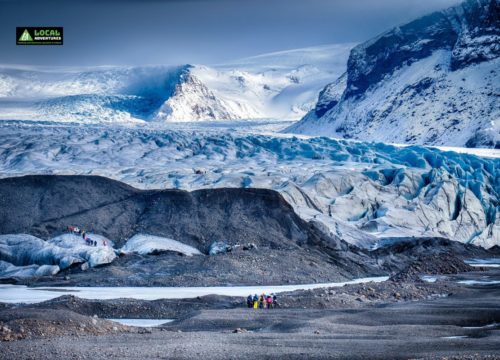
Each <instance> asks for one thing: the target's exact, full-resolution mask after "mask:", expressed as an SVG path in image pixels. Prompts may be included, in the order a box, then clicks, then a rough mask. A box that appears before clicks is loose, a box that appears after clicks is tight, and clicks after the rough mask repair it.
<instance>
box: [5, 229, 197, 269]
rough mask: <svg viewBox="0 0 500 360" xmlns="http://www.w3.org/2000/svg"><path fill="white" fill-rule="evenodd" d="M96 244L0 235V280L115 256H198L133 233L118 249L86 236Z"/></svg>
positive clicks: (87, 264)
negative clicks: (131, 254) (171, 254)
mask: <svg viewBox="0 0 500 360" xmlns="http://www.w3.org/2000/svg"><path fill="white" fill-rule="evenodd" d="M87 236H88V237H89V238H91V239H92V240H94V241H97V246H89V245H87V244H86V242H85V240H84V239H83V238H82V237H81V236H78V235H75V234H71V233H65V234H61V235H59V236H56V237H53V238H51V239H49V240H43V239H40V238H37V237H35V236H32V235H28V234H5V235H0V278H14V277H15V278H29V277H38V276H49V275H55V274H57V273H58V272H59V271H61V270H65V269H67V268H69V267H71V266H74V265H80V266H81V267H82V269H87V268H88V267H96V266H100V265H105V264H109V263H111V262H113V261H114V260H115V259H116V258H117V256H118V254H129V253H137V254H141V255H148V254H155V253H157V252H161V251H175V252H178V253H181V254H184V255H186V256H193V255H202V253H201V252H200V251H199V250H198V249H196V248H195V247H192V246H189V245H186V244H183V243H182V242H179V241H176V240H172V239H167V238H163V237H159V236H153V235H147V234H136V235H134V236H133V237H131V238H130V239H128V240H127V242H126V243H125V245H124V246H123V247H122V248H121V249H118V250H117V249H115V248H114V242H113V241H112V240H110V239H108V238H106V237H105V236H102V235H100V234H94V233H88V234H87Z"/></svg>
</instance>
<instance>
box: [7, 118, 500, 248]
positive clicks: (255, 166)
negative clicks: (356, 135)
mask: <svg viewBox="0 0 500 360" xmlns="http://www.w3.org/2000/svg"><path fill="white" fill-rule="evenodd" d="M209 125H210V124H209V123H204V125H196V124H189V125H182V126H181V125H179V126H177V127H175V126H174V127H169V128H160V127H158V128H144V127H142V126H100V125H89V126H85V127H79V126H73V125H64V124H54V123H33V122H2V124H0V174H1V176H2V177H10V176H21V175H25V174H71V175H73V174H75V175H77V174H79V175H101V176H105V177H109V178H112V179H115V180H120V181H123V182H125V183H128V184H130V185H132V186H134V187H137V188H143V189H152V188H178V189H183V190H196V189H202V188H221V187H257V188H268V189H273V190H276V191H279V192H280V193H281V194H282V195H283V196H284V198H285V199H286V200H287V201H288V202H289V203H290V204H291V205H292V206H293V208H294V210H295V211H296V212H297V213H298V214H299V216H301V217H302V218H304V219H305V220H308V221H313V222H315V223H316V224H318V226H320V227H321V228H322V229H323V231H325V232H327V233H332V234H334V235H336V236H338V237H340V238H342V239H344V240H346V241H348V242H350V243H352V244H356V245H358V246H361V247H364V248H373V247H377V246H379V245H383V244H387V243H388V242H389V243H390V242H393V241H397V240H398V239H405V238H406V239H407V238H411V237H423V236H433V237H445V238H448V239H451V240H456V241H460V242H463V243H471V244H475V245H479V246H483V247H486V248H490V247H492V246H495V245H499V244H500V233H499V230H500V228H499V226H500V215H499V214H500V213H499V211H498V210H499V197H498V194H499V191H500V182H499V177H498V169H499V167H500V159H499V157H500V152H499V151H498V150H489V153H483V154H486V155H489V157H480V156H476V155H473V154H467V153H459V152H456V151H449V150H447V151H442V150H439V149H436V148H431V147H423V146H396V145H388V144H383V143H367V142H358V141H352V140H338V139H332V138H326V137H307V136H293V135H287V134H276V133H270V132H269V127H268V123H266V122H264V126H263V129H262V130H261V131H260V132H259V131H258V130H257V128H256V127H252V129H251V131H250V132H249V130H248V129H247V128H246V127H245V126H239V125H238V123H227V124H226V127H223V126H221V124H220V123H214V125H213V127H210V126H209ZM462 151H466V149H462ZM473 151H474V152H477V150H473Z"/></svg>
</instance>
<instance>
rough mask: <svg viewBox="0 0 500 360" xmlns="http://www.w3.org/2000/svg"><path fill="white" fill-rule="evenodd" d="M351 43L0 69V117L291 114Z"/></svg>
mask: <svg viewBox="0 0 500 360" xmlns="http://www.w3.org/2000/svg"><path fill="white" fill-rule="evenodd" d="M352 47H353V44H342V45H329V46H320V47H314V48H307V49H298V50H290V51H284V52H277V53H272V54H266V55H261V56H256V57H252V58H247V59H242V60H239V61H235V62H232V63H227V64H222V65H215V66H204V65H183V66H171V67H168V66H149V67H104V68H94V69H71V68H19V67H17V68H16V67H9V66H4V67H0V119H15V120H49V121H72V122H81V121H83V122H107V123H109V122H144V121H159V122H173V121H175V122H183V121H198V120H230V119H255V118H274V119H288V120H290V119H299V118H300V117H302V116H303V115H304V114H305V113H306V112H307V111H309V110H310V109H312V108H313V106H314V103H315V101H316V98H317V95H318V93H319V91H320V90H321V88H322V87H323V86H324V85H325V84H326V83H327V82H328V81H329V79H331V78H332V77H333V78H334V77H337V76H339V75H340V74H341V73H342V72H344V71H345V67H346V62H347V58H348V55H349V51H350V49H351V48H352Z"/></svg>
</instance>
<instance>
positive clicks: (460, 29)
mask: <svg viewBox="0 0 500 360" xmlns="http://www.w3.org/2000/svg"><path fill="white" fill-rule="evenodd" d="M499 7H500V5H499V3H498V1H497V0H468V1H465V2H464V3H463V4H462V5H459V6H456V7H453V8H450V9H448V10H444V11H438V12H435V13H432V14H430V15H427V16H424V17H422V18H419V19H417V20H415V21H412V22H410V23H408V24H405V25H403V26H399V27H396V28H394V29H392V30H390V31H388V32H386V33H384V34H382V35H381V36H379V37H378V38H375V39H373V40H371V41H369V42H367V43H364V44H361V45H359V46H357V47H355V48H354V49H353V50H352V52H351V55H350V57H349V60H348V64H347V68H348V77H347V88H346V91H345V93H344V98H345V99H347V98H350V97H353V96H358V95H362V94H364V92H365V91H366V90H367V89H368V88H369V87H370V86H372V85H373V84H375V83H378V82H379V81H381V80H382V79H383V78H384V77H385V76H387V75H391V73H392V72H394V71H395V70H396V69H398V68H399V67H401V66H403V65H408V64H411V63H413V62H415V61H417V60H420V59H423V58H426V57H428V56H430V55H431V54H432V52H433V51H435V50H437V49H449V50H452V59H451V65H452V69H453V70H457V69H459V68H462V67H464V66H467V65H470V64H474V63H479V62H482V61H487V60H491V59H494V58H496V57H498V56H499V55H500V46H499V45H498V36H499V35H500V15H499V12H500V10H499Z"/></svg>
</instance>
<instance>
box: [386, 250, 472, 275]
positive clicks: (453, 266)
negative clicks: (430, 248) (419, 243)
mask: <svg viewBox="0 0 500 360" xmlns="http://www.w3.org/2000/svg"><path fill="white" fill-rule="evenodd" d="M473 270H474V268H473V267H472V266H470V265H467V264H466V263H464V262H463V260H461V259H460V258H458V257H456V256H454V255H451V254H446V253H441V254H434V255H429V256H424V257H421V258H419V259H418V260H416V261H414V262H412V263H411V264H410V265H408V266H407V267H406V268H405V269H403V271H401V272H399V273H397V274H396V275H394V276H392V277H391V278H390V280H391V281H395V282H402V281H404V282H411V281H413V282H420V281H422V280H421V279H420V275H446V274H458V273H463V272H468V271H473Z"/></svg>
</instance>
